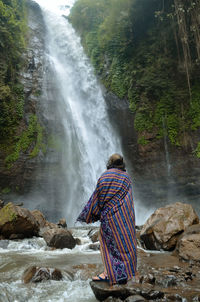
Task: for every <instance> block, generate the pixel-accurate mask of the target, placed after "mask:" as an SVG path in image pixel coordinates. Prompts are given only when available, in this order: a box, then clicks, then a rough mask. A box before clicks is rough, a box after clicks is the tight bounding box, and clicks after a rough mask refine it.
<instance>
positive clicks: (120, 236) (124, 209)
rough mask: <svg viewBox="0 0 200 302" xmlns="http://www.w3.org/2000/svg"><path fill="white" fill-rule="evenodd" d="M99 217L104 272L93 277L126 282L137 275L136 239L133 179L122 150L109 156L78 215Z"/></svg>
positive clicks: (84, 218)
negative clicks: (127, 169)
mask: <svg viewBox="0 0 200 302" xmlns="http://www.w3.org/2000/svg"><path fill="white" fill-rule="evenodd" d="M98 220H100V222H101V225H100V236H99V239H100V251H101V256H102V260H103V264H104V272H103V273H101V274H99V275H97V276H95V277H93V278H92V280H93V281H108V282H109V283H110V285H112V284H116V283H119V284H122V283H126V282H127V281H128V280H130V279H132V278H133V277H135V276H136V275H137V239H136V231H135V212H134V204H133V197H132V185H131V180H130V177H129V175H128V174H127V172H126V169H125V163H124V160H123V157H122V156H121V155H119V154H113V155H112V156H111V157H110V158H109V160H108V163H107V170H106V171H105V172H104V173H103V174H102V175H101V177H100V178H99V179H98V182H97V186H96V189H95V191H94V192H93V194H92V196H91V197H90V199H89V201H88V203H87V204H86V205H85V207H84V208H83V210H82V212H81V213H80V215H79V216H78V218H77V221H80V222H86V223H92V222H95V221H98Z"/></svg>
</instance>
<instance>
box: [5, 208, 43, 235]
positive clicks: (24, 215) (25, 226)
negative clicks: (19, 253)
mask: <svg viewBox="0 0 200 302" xmlns="http://www.w3.org/2000/svg"><path fill="white" fill-rule="evenodd" d="M38 231H39V224H38V223H37V221H36V219H35V218H34V216H33V215H32V214H31V212H30V211H29V210H27V209H25V208H21V207H19V206H16V205H14V204H13V203H11V202H9V203H8V204H7V205H5V206H4V207H3V208H2V209H1V210H0V234H1V235H2V236H4V237H5V238H11V239H12V238H13V239H16V238H25V237H32V236H34V235H38Z"/></svg>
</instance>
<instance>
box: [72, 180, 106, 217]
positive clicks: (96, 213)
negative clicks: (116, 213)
mask: <svg viewBox="0 0 200 302" xmlns="http://www.w3.org/2000/svg"><path fill="white" fill-rule="evenodd" d="M100 215H101V210H100V208H99V188H98V183H97V187H96V189H95V191H94V193H93V194H92V196H91V197H90V199H89V201H88V203H87V204H86V205H85V207H84V208H83V210H82V212H81V213H80V215H79V216H78V218H77V221H80V222H86V223H92V222H95V221H97V220H99V219H100Z"/></svg>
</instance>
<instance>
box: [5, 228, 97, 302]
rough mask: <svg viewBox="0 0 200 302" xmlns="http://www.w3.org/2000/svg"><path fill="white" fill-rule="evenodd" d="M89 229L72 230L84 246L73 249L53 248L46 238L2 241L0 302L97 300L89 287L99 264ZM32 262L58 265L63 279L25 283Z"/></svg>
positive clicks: (92, 301) (93, 301)
mask: <svg viewBox="0 0 200 302" xmlns="http://www.w3.org/2000/svg"><path fill="white" fill-rule="evenodd" d="M88 231H89V230H88V228H78V229H74V230H73V235H74V236H75V237H78V238H80V239H81V245H77V246H76V247H75V248H74V249H73V250H70V249H63V250H54V251H52V250H50V249H49V248H48V247H47V246H46V243H45V241H44V239H43V238H31V239H24V240H19V241H17V240H16V241H9V240H2V241H1V242H0V280H1V282H0V301H1V302H39V301H42V302H65V301H73V302H76V301H77V302H78V301H79V302H81V301H82V302H83V301H85V302H86V301H88V302H95V301H97V300H96V299H95V297H94V294H93V292H92V290H91V288H90V285H89V281H90V280H91V279H90V278H91V274H92V273H93V272H94V273H93V274H95V273H96V270H97V269H98V267H100V263H101V259H100V253H99V252H98V251H93V250H91V249H90V248H89V245H90V244H91V240H90V238H89V237H88V236H87V234H88ZM31 265H36V266H41V267H49V268H54V267H56V268H58V269H60V270H61V271H62V273H63V276H64V278H63V280H62V281H46V282H42V283H36V284H34V283H32V284H27V285H26V284H24V283H23V281H22V280H21V278H22V275H23V272H24V270H25V269H26V268H28V267H29V266H31ZM88 266H89V267H88Z"/></svg>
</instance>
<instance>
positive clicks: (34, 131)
mask: <svg viewBox="0 0 200 302" xmlns="http://www.w3.org/2000/svg"><path fill="white" fill-rule="evenodd" d="M12 147H13V150H12V152H11V153H10V154H9V155H8V156H7V157H6V159H5V162H6V164H7V165H8V167H9V168H10V167H11V166H12V163H13V162H15V161H16V160H18V158H19V156H20V152H27V151H28V154H29V157H30V158H32V157H35V156H37V155H38V153H39V151H40V150H42V151H43V152H44V153H45V151H46V149H45V145H44V144H43V129H42V127H41V126H40V124H39V122H38V120H37V116H36V115H31V116H30V119H29V125H28V127H27V129H26V130H24V131H23V132H22V133H21V135H20V136H16V137H15V140H14V144H13V145H12Z"/></svg>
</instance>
